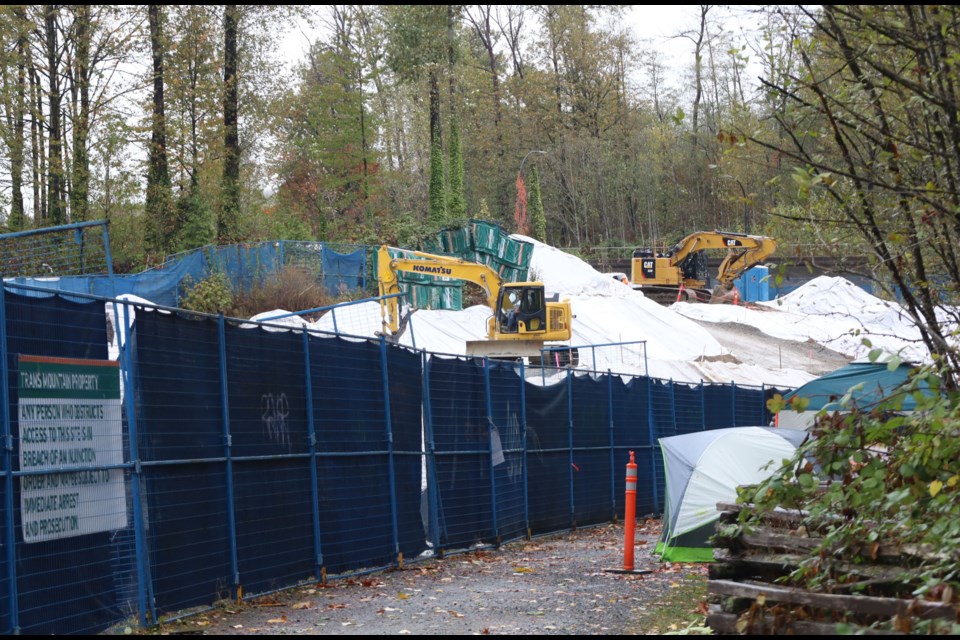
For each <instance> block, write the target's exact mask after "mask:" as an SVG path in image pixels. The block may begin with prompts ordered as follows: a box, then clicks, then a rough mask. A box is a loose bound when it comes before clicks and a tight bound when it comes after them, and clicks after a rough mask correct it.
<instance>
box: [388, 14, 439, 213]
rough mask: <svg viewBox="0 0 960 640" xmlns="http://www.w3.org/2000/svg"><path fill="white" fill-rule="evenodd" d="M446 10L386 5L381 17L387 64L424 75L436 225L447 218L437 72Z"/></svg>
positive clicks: (410, 75) (409, 75)
mask: <svg viewBox="0 0 960 640" xmlns="http://www.w3.org/2000/svg"><path fill="white" fill-rule="evenodd" d="M447 15H448V12H447V8H446V7H445V6H444V5H403V6H400V5H389V6H386V7H385V17H386V20H387V23H388V25H389V27H388V30H389V33H390V39H389V43H390V44H389V45H388V49H387V56H388V59H389V60H390V65H391V67H392V68H393V69H394V70H395V71H396V72H397V73H398V74H399V75H400V76H401V77H402V78H404V79H405V80H407V81H410V82H416V81H419V80H421V79H422V78H424V77H426V79H427V83H428V96H429V114H430V122H429V125H428V126H429V132H430V145H429V149H430V161H429V168H430V175H429V189H428V191H429V213H428V217H429V219H430V220H431V221H432V222H433V223H434V224H437V225H443V224H445V223H446V220H447V210H446V209H447V197H446V178H445V175H444V170H443V140H442V128H441V121H440V75H441V73H442V70H443V65H444V62H445V60H446V59H447V57H448V48H447V46H446V43H447V25H448V18H447Z"/></svg>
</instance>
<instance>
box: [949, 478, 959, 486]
mask: <svg viewBox="0 0 960 640" xmlns="http://www.w3.org/2000/svg"><path fill="white" fill-rule="evenodd" d="M958 482H960V476H950V479H949V480H947V486H948V487H955V486H957V483H958Z"/></svg>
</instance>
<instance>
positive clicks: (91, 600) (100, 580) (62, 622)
mask: <svg viewBox="0 0 960 640" xmlns="http://www.w3.org/2000/svg"><path fill="white" fill-rule="evenodd" d="M4 297H5V301H4V302H5V309H4V312H5V313H4V315H5V316H6V327H5V331H6V354H5V355H6V358H5V364H6V366H7V372H8V373H7V382H8V384H9V388H8V394H9V396H8V397H9V409H10V411H9V416H10V427H11V430H12V432H13V433H15V434H19V433H20V425H19V422H20V415H19V413H20V412H19V411H18V410H17V408H18V405H19V404H20V399H19V386H20V381H19V378H18V375H17V372H18V369H19V366H20V365H19V362H20V357H21V356H22V355H31V356H41V357H50V358H83V359H95V360H104V359H106V356H107V334H106V327H105V322H104V308H103V304H94V303H89V302H88V303H76V302H70V301H67V300H64V299H63V298H60V297H46V298H23V297H20V296H11V295H6V296H4ZM51 404H53V401H51ZM42 406H46V407H49V406H50V405H42ZM27 437H28V439H29V436H27ZM21 443H22V440H21V438H19V437H18V438H14V439H13V445H14V448H13V450H12V451H11V452H10V453H11V456H10V458H9V459H8V460H7V464H8V465H10V464H11V463H12V465H13V466H12V467H11V466H7V467H6V469H7V470H10V469H11V468H13V469H19V468H20V464H19V463H18V460H19V458H20V457H21ZM64 446H66V445H64ZM58 466H61V467H64V466H66V467H71V466H73V465H71V464H66V465H58ZM114 473H119V472H117V471H115V472H114ZM27 477H28V478H30V479H31V480H32V479H39V480H40V481H41V482H42V483H43V484H44V486H46V485H49V484H51V483H50V482H48V481H47V479H48V478H51V479H53V478H64V479H66V478H67V477H69V478H70V479H73V476H72V475H71V476H68V475H64V476H59V475H53V474H37V475H31V476H27ZM10 480H11V476H10V474H9V473H8V474H7V476H6V480H5V483H4V489H5V490H6V491H11V490H12V496H11V497H12V500H9V501H6V500H5V501H4V503H5V505H7V506H9V505H12V506H13V508H14V510H13V514H9V513H5V515H6V516H7V517H6V518H5V521H6V522H5V525H6V526H5V529H4V533H5V534H6V535H7V536H8V537H7V538H5V539H4V548H5V549H4V550H5V552H6V551H9V547H8V545H7V542H8V541H9V536H10V534H11V533H13V537H14V538H15V540H16V558H15V562H16V576H17V577H16V581H17V589H16V596H15V597H16V602H17V610H16V611H15V612H13V613H14V615H15V616H16V617H17V620H18V624H19V628H20V630H21V632H22V633H28V634H47V633H57V632H60V631H62V630H63V629H71V630H75V631H78V632H79V631H91V630H93V631H95V630H97V629H100V628H103V627H104V626H105V625H107V624H109V623H110V622H111V621H113V620H117V619H119V618H120V616H121V615H123V611H122V607H121V603H120V602H119V600H118V597H117V594H118V589H117V586H118V584H122V583H123V582H124V581H128V580H129V579H130V577H131V576H130V575H129V573H128V571H129V567H130V564H129V563H128V562H124V561H122V559H119V561H118V559H117V558H116V557H115V553H116V549H115V547H114V541H115V539H116V538H117V536H115V535H113V534H111V533H110V532H97V533H91V534H88V535H74V536H70V537H56V538H53V539H46V540H42V541H38V542H32V543H29V544H26V543H24V542H23V536H22V534H21V533H20V532H21V531H22V530H23V528H24V523H25V521H27V520H30V521H34V522H36V518H37V516H38V515H39V516H40V517H43V515H44V514H43V513H39V514H38V513H37V512H38V510H40V507H39V505H37V506H36V507H34V506H33V505H32V504H31V503H30V502H29V501H24V496H23V495H22V492H21V488H22V487H23V483H24V482H25V479H24V477H21V478H20V479H19V480H16V481H14V482H13V483H12V485H11V484H7V483H8V482H10ZM121 482H122V476H121ZM31 484H32V482H31ZM21 504H23V505H24V507H25V509H22V508H21ZM46 506H50V505H49V503H48V504H47V505H46ZM44 508H46V507H44ZM47 513H50V512H47ZM52 513H53V514H56V513H59V510H56V509H55V510H54V511H53V512H52ZM11 515H12V516H13V517H12V518H11V517H10V516H11ZM39 522H40V524H41V525H44V524H46V523H54V522H55V521H54V520H53V519H52V518H46V519H42V520H40V521H39ZM10 524H12V525H13V527H14V529H13V530H11V529H9V528H7V527H9V526H10ZM38 537H43V536H38ZM9 560H10V558H9V557H8V554H6V555H5V556H4V558H3V561H4V564H5V566H4V572H3V574H4V577H5V578H6V577H7V576H8V575H9V570H10V568H11V567H10V565H9V564H7V563H8V562H9ZM10 594H11V591H10V583H9V582H5V583H4V592H3V598H2V600H3V602H4V603H5V604H7V606H8V607H9V606H10V604H11V601H10ZM10 613H11V611H10V609H9V608H8V610H7V611H5V612H4V615H5V621H6V622H7V624H8V625H9V624H10V622H11V617H12V616H10V615H9V614H10ZM8 628H9V627H8Z"/></svg>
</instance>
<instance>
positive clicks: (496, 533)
mask: <svg viewBox="0 0 960 640" xmlns="http://www.w3.org/2000/svg"><path fill="white" fill-rule="evenodd" d="M483 390H484V395H486V398H487V450H488V451H489V453H488V455H489V459H488V462H489V469H490V524H491V525H492V527H493V539H494V542H495V543H496V545H497V546H498V547H499V546H500V525H499V523H498V522H497V478H496V469H495V467H494V464H493V434H494V432H495V431H496V428H497V425H495V424H494V423H493V398H492V396H493V394H492V393H491V392H490V358H488V357H484V358H483ZM501 445H502V443H501Z"/></svg>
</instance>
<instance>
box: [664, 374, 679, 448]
mask: <svg viewBox="0 0 960 640" xmlns="http://www.w3.org/2000/svg"><path fill="white" fill-rule="evenodd" d="M667 385H668V386H667V388H668V389H670V422H672V423H673V435H677V430H678V427H677V396H676V393H677V390H676V389H674V388H673V378H670V381H669V382H668V383H667Z"/></svg>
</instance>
